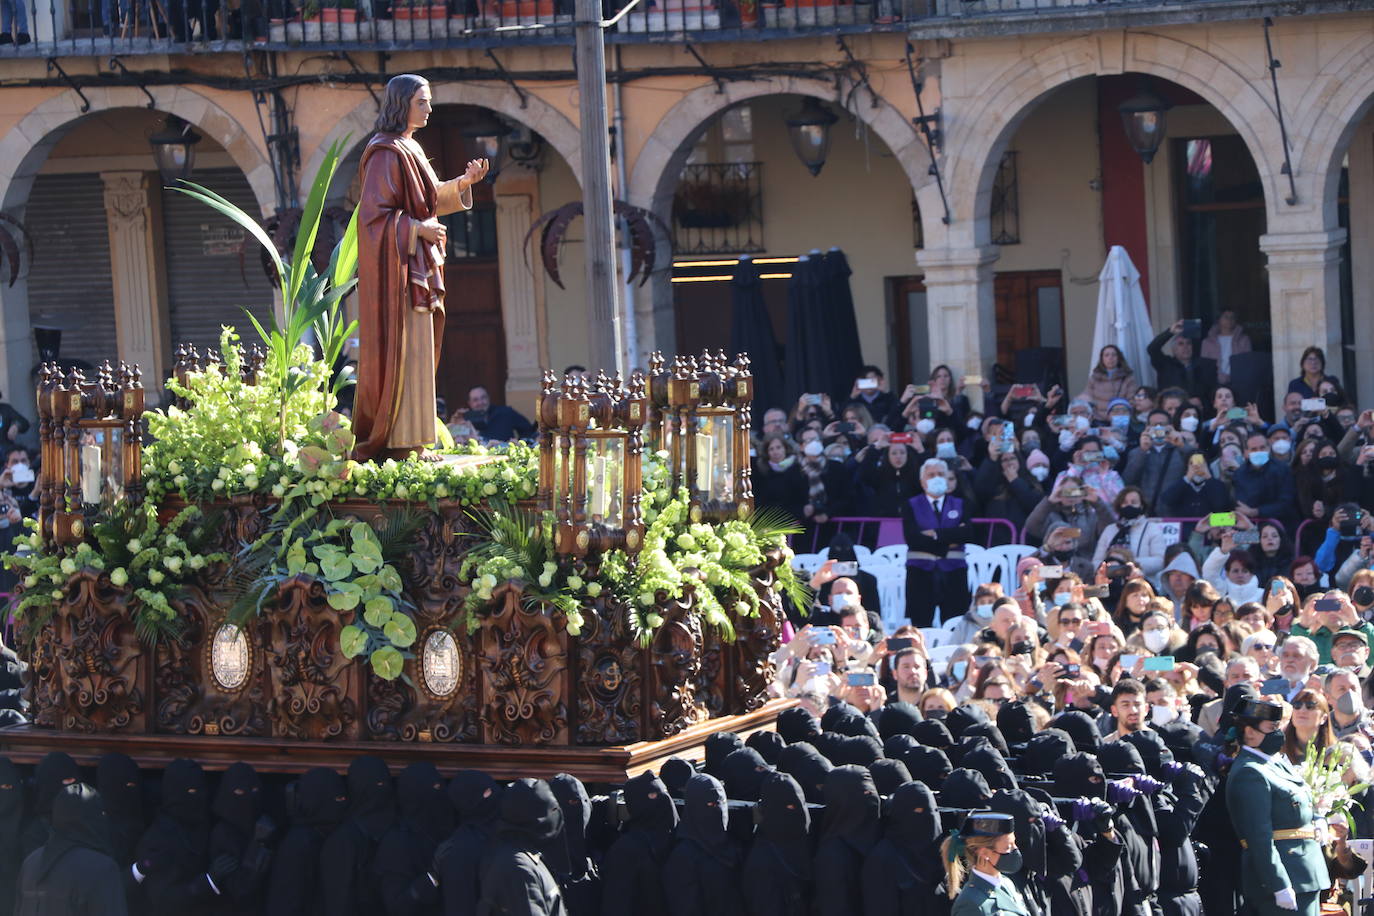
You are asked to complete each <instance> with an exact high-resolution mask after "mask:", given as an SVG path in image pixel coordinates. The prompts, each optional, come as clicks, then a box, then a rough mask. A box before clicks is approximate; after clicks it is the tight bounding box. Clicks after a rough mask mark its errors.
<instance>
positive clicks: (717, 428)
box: [696, 411, 735, 503]
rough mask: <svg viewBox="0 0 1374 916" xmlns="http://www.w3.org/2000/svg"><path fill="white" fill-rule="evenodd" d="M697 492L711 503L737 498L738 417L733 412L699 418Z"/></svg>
mask: <svg viewBox="0 0 1374 916" xmlns="http://www.w3.org/2000/svg"><path fill="white" fill-rule="evenodd" d="M697 422H698V427H699V428H698V431H697V440H696V445H697V466H696V480H697V489H698V490H699V491H700V492H701V498H702V499H704V500H706V501H707V502H724V503H730V502H734V499H735V460H734V459H735V449H734V445H735V417H734V414H732V413H730V412H729V411H721V412H718V413H717V412H713V413H709V414H704V415H702V416H701V417H699V418H698V421H697Z"/></svg>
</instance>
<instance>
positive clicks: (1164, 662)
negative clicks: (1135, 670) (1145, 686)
mask: <svg viewBox="0 0 1374 916" xmlns="http://www.w3.org/2000/svg"><path fill="white" fill-rule="evenodd" d="M1144 667H1145V670H1146V671H1173V670H1174V657H1173V656H1172V655H1156V656H1153V657H1151V658H1147V659H1145V666H1144Z"/></svg>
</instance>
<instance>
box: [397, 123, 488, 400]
mask: <svg viewBox="0 0 1374 916" xmlns="http://www.w3.org/2000/svg"><path fill="white" fill-rule="evenodd" d="M479 111H480V109H477V108H474V107H472V106H470V105H440V106H438V107H437V108H435V109H434V114H433V115H432V116H431V117H430V121H429V126H428V127H426V128H425V129H424V130H421V131H419V132H417V133H416V135H415V139H417V140H419V141H420V145H421V146H423V147H424V149H425V152H426V153H428V154H429V157H430V161H431V162H432V163H433V165H434V171H435V172H436V173H437V174H438V175H439V178H440V179H441V180H447V179H450V178H456V177H457V176H458V175H461V174H462V173H463V169H464V167H465V166H466V164H467V161H468V160H469V159H472V158H473V157H474V156H476V151H475V150H473V149H471V148H470V146H469V144H468V142H467V140H466V139H465V138H464V137H463V133H462V131H463V125H464V124H465V123H466V122H467V121H468V120H469V119H470V118H472V117H473V116H474V115H475V114H477V113H478V112H479ZM472 198H473V200H472V209H471V210H469V211H466V212H460V213H454V214H452V215H450V216H447V217H444V221H445V222H446V223H447V225H448V230H449V232H448V257H447V259H446V261H445V267H444V275H445V286H446V288H447V290H448V294H447V296H446V297H445V299H444V308H445V310H446V312H447V322H446V324H445V325H444V345H443V349H442V350H441V351H440V353H439V366H438V371H437V374H436V378H435V393H436V394H438V395H439V396H440V397H442V398H444V400H445V401H447V403H448V409H449V412H450V413H452V412H453V411H455V410H457V409H459V408H461V407H465V406H466V405H467V395H468V389H470V388H472V387H474V386H477V385H481V386H483V387H485V388H486V389H487V391H488V392H490V394H491V402H492V403H493V404H504V403H505V402H506V332H505V325H504V324H503V322H502V317H501V281H500V260H499V252H498V251H497V246H496V233H495V225H496V221H495V212H496V209H495V208H496V201H495V195H494V193H493V189H492V185H491V182H489V181H484V182H482V183H481V184H479V185H477V186H476V187H474V188H473V195H472ZM444 419H445V420H447V419H448V418H447V417H445V418H444Z"/></svg>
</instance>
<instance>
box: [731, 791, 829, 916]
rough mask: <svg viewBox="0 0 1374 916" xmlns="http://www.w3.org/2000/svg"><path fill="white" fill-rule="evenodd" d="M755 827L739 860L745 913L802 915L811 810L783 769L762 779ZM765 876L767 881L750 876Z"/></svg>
mask: <svg viewBox="0 0 1374 916" xmlns="http://www.w3.org/2000/svg"><path fill="white" fill-rule="evenodd" d="M760 791H761V795H760V798H759V804H758V808H757V809H756V812H757V813H756V820H757V821H758V826H757V827H756V829H755V832H754V842H753V844H752V846H751V847H750V849H749V855H748V856H746V857H745V860H744V875H745V877H746V880H745V881H744V882H743V887H742V890H743V894H744V903H745V909H746V910H747V912H748V913H749V916H807V914H808V913H809V912H810V901H811V894H810V886H811V875H812V872H811V856H812V849H811V836H810V833H811V812H810V811H809V810H808V809H807V807H806V798H805V796H804V795H803V794H802V790H801V786H799V785H798V784H797V781H796V780H795V779H793V778H792V777H791V776H788V775H787V774H786V773H769V774H767V775H766V776H764V778H763V785H762V787H761V790H760ZM759 875H767V876H768V880H763V881H759V880H753V877H754V876H759Z"/></svg>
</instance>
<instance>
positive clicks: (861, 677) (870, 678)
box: [846, 671, 878, 687]
mask: <svg viewBox="0 0 1374 916" xmlns="http://www.w3.org/2000/svg"><path fill="white" fill-rule="evenodd" d="M846 680H847V681H848V682H849V686H850V687H872V686H874V685H875V684H877V683H878V676H877V675H876V674H874V673H873V672H872V671H851V672H849V675H848V676H847V678H846Z"/></svg>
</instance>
